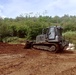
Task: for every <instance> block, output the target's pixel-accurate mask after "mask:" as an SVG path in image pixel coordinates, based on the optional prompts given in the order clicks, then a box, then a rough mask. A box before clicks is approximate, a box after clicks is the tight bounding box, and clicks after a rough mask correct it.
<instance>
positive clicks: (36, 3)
mask: <svg viewBox="0 0 76 75" xmlns="http://www.w3.org/2000/svg"><path fill="white" fill-rule="evenodd" d="M2 1H5V0H2ZM45 10H47V15H50V16H55V15H59V16H62V15H64V14H69V15H75V13H76V0H32V1H31V0H8V2H6V3H5V4H4V3H3V5H1V4H0V15H5V16H8V17H16V16H19V15H20V14H24V13H30V12H33V13H34V14H36V13H37V12H38V14H43V13H45Z"/></svg>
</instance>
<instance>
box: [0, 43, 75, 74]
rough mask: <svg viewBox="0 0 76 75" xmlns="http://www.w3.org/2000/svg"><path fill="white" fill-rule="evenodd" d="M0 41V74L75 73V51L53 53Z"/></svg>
mask: <svg viewBox="0 0 76 75" xmlns="http://www.w3.org/2000/svg"><path fill="white" fill-rule="evenodd" d="M23 47H24V45H21V44H16V45H13V44H11V45H10V44H4V43H0V75H76V52H75V51H64V52H63V53H58V54H54V53H51V52H48V51H41V50H35V49H31V50H30V49H28V50H27V49H23Z"/></svg>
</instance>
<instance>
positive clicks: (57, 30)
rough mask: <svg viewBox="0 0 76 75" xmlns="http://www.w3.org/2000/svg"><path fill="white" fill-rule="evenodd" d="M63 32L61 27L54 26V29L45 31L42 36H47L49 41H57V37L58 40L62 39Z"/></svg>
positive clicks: (50, 28)
mask: <svg viewBox="0 0 76 75" xmlns="http://www.w3.org/2000/svg"><path fill="white" fill-rule="evenodd" d="M62 30H63V28H62V27H60V26H52V27H49V28H45V29H43V30H42V34H45V37H46V39H49V40H55V39H56V37H58V39H61V38H62Z"/></svg>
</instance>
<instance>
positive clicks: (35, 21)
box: [0, 15, 76, 41]
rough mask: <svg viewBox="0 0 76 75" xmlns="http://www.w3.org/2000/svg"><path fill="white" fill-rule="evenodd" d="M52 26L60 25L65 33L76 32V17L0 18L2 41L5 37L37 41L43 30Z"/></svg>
mask: <svg viewBox="0 0 76 75" xmlns="http://www.w3.org/2000/svg"><path fill="white" fill-rule="evenodd" d="M52 25H60V26H62V27H63V28H64V32H67V31H76V16H69V15H64V16H62V17H59V16H54V17H52V16H41V15H40V16H39V17H36V16H33V17H30V16H25V17H24V16H18V17H16V18H14V19H13V18H4V19H3V18H0V41H2V39H3V38H5V37H15V36H16V37H20V38H27V39H35V37H36V36H37V35H38V34H41V32H42V29H43V28H45V27H48V26H52Z"/></svg>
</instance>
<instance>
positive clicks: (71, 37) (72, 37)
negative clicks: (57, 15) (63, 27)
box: [63, 31, 76, 48]
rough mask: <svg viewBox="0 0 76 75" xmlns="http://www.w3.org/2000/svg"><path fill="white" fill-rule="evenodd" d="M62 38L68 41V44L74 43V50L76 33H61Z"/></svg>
mask: <svg viewBox="0 0 76 75" xmlns="http://www.w3.org/2000/svg"><path fill="white" fill-rule="evenodd" d="M63 36H65V38H66V39H68V40H69V42H70V43H74V44H75V48H76V31H67V32H65V33H63Z"/></svg>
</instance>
